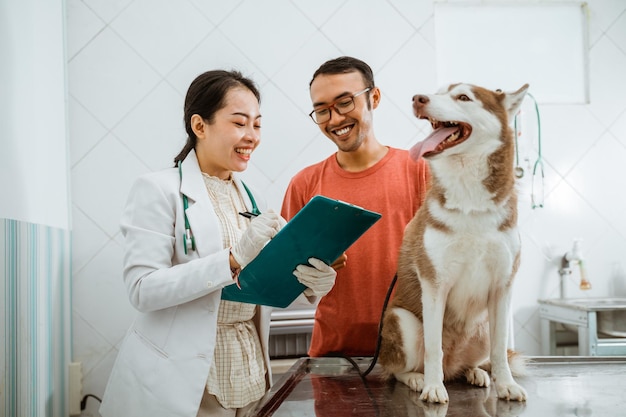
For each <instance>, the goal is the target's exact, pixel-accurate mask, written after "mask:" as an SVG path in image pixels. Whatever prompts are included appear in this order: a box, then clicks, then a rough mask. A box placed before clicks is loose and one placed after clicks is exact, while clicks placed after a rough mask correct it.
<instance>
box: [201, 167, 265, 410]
mask: <svg viewBox="0 0 626 417" xmlns="http://www.w3.org/2000/svg"><path fill="white" fill-rule="evenodd" d="M202 175H203V178H204V182H205V184H206V187H207V190H208V192H209V197H210V199H211V202H212V203H213V207H215V212H216V214H217V218H218V219H219V221H220V226H221V230H222V237H223V245H224V248H228V247H231V246H232V245H233V243H235V242H237V241H238V240H239V239H240V237H241V235H242V233H243V231H245V229H246V228H247V227H248V225H249V224H250V220H248V219H246V218H244V217H242V216H239V215H238V213H239V212H240V211H246V207H245V205H244V202H243V199H242V198H241V195H240V194H239V191H238V189H237V187H236V186H235V184H234V183H233V181H232V180H221V179H219V178H217V177H212V176H209V175H207V174H204V173H203V174H202ZM256 310H257V306H256V305H253V304H246V303H238V302H234V301H226V300H222V301H221V302H220V308H219V312H218V316H217V336H216V344H215V356H214V360H213V366H212V367H211V370H210V372H209V378H208V380H207V391H208V392H209V393H210V394H212V395H214V396H215V397H216V398H217V400H218V401H219V403H220V404H221V405H222V406H223V407H225V408H241V407H244V406H246V405H247V404H249V403H250V402H252V401H256V400H258V399H259V398H261V397H262V396H263V395H264V394H265V391H266V382H265V373H266V369H265V362H264V360H263V351H262V348H261V342H260V340H259V335H258V334H257V331H256V328H255V326H254V323H253V322H252V318H253V317H254V314H255V312H256Z"/></svg>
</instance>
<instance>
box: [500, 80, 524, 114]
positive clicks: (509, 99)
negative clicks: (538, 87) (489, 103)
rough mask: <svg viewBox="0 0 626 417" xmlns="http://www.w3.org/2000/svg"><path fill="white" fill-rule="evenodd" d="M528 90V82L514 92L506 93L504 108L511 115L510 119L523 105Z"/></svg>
mask: <svg viewBox="0 0 626 417" xmlns="http://www.w3.org/2000/svg"><path fill="white" fill-rule="evenodd" d="M527 91H528V84H524V85H523V86H522V87H521V88H520V89H519V90H517V91H516V92H514V93H506V96H505V97H504V103H503V104H504V108H505V109H506V112H507V113H508V115H509V120H512V119H513V118H514V117H515V115H516V114H517V111H518V110H519V108H520V106H521V105H522V101H523V100H524V97H526V92H527Z"/></svg>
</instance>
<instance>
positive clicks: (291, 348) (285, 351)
mask: <svg viewBox="0 0 626 417" xmlns="http://www.w3.org/2000/svg"><path fill="white" fill-rule="evenodd" d="M310 344H311V333H299V334H278V335H270V346H269V351H270V358H271V359H285V358H299V357H302V356H307V352H308V351H309V345H310Z"/></svg>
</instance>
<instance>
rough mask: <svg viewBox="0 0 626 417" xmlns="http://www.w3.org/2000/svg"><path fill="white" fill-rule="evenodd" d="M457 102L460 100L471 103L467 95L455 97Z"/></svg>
mask: <svg viewBox="0 0 626 417" xmlns="http://www.w3.org/2000/svg"><path fill="white" fill-rule="evenodd" d="M457 100H461V101H472V99H471V98H469V97H468V96H467V95H465V94H459V96H458V97H457Z"/></svg>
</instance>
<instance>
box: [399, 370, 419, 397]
mask: <svg viewBox="0 0 626 417" xmlns="http://www.w3.org/2000/svg"><path fill="white" fill-rule="evenodd" d="M395 377H396V379H397V380H398V381H400V382H402V383H404V384H406V386H408V387H409V388H410V389H411V390H413V391H415V392H420V391H422V389H423V388H424V374H422V373H419V372H405V373H402V374H395Z"/></svg>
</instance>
